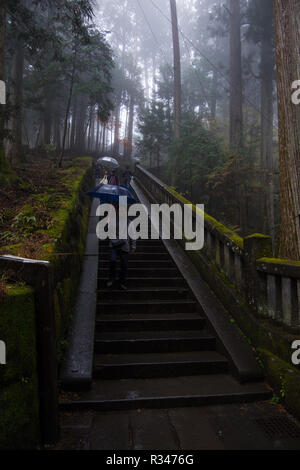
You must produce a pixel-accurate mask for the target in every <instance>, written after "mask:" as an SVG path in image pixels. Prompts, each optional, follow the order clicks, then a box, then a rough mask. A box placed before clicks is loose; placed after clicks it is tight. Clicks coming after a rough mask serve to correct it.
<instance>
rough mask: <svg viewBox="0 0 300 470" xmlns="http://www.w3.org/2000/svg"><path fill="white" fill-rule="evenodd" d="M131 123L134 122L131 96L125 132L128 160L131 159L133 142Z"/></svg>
mask: <svg viewBox="0 0 300 470" xmlns="http://www.w3.org/2000/svg"><path fill="white" fill-rule="evenodd" d="M133 122H134V97H133V96H131V98H130V105H129V118H128V132H127V136H128V137H127V142H126V150H125V155H126V158H128V160H130V159H131V154H132V142H133Z"/></svg>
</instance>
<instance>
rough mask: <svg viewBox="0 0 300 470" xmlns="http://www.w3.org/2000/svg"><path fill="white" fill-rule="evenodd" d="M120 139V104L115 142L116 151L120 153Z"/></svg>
mask: <svg viewBox="0 0 300 470" xmlns="http://www.w3.org/2000/svg"><path fill="white" fill-rule="evenodd" d="M119 139H120V104H118V106H117V112H116V121H115V142H114V153H115V154H118V153H119Z"/></svg>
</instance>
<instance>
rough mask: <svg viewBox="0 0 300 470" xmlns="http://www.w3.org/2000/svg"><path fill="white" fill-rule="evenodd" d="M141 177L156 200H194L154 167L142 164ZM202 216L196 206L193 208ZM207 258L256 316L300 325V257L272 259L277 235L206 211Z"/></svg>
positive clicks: (138, 173) (295, 327)
mask: <svg viewBox="0 0 300 470" xmlns="http://www.w3.org/2000/svg"><path fill="white" fill-rule="evenodd" d="M135 179H136V181H137V183H138V184H139V185H140V187H141V189H142V190H144V191H145V192H146V193H147V195H148V197H149V199H150V200H152V201H153V202H155V203H159V204H164V203H166V204H168V205H173V204H175V203H177V204H180V205H181V206H183V205H184V204H191V202H190V201H188V200H187V199H185V198H184V197H183V196H182V195H180V194H178V193H177V192H176V191H175V190H173V188H170V187H169V186H167V185H166V184H164V183H163V182H162V181H160V180H159V179H158V178H156V177H155V176H154V175H152V174H151V173H150V172H149V171H147V170H145V169H144V168H142V167H141V166H140V165H136V171H135ZM193 215H194V217H196V207H195V206H193ZM204 234H205V245H204V248H203V250H201V256H202V257H205V259H206V260H207V262H208V263H209V266H210V268H211V269H214V270H217V272H218V273H219V275H220V277H221V279H222V280H223V281H224V283H226V284H227V285H228V287H229V288H231V289H234V291H235V293H237V295H238V296H240V298H241V302H246V303H247V304H248V306H249V307H250V308H251V309H252V310H254V311H255V313H256V314H258V315H260V316H263V317H267V318H269V319H271V320H272V321H274V322H276V323H278V324H280V325H283V326H286V327H288V329H292V330H299V329H300V261H289V260H280V259H272V242H271V238H270V237H268V236H264V235H261V234H254V235H251V236H249V237H246V238H244V239H243V238H241V237H240V236H239V235H238V234H236V233H235V232H233V231H232V230H230V229H228V228H227V227H225V226H224V225H223V224H221V223H219V222H218V221H217V220H215V219H214V218H212V217H210V216H209V215H207V214H205V223H204Z"/></svg>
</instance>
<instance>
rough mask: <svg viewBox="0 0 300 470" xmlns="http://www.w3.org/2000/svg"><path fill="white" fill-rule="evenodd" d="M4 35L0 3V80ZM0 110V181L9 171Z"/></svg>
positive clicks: (4, 17) (2, 78)
mask: <svg viewBox="0 0 300 470" xmlns="http://www.w3.org/2000/svg"><path fill="white" fill-rule="evenodd" d="M5 35H6V5H5V4H3V3H2V4H1V5H0V80H2V81H5V74H4V61H5ZM0 106H1V108H2V109H1V111H0V182H1V181H5V180H6V174H7V172H8V171H9V168H10V166H9V164H8V161H7V158H6V155H5V150H4V143H3V138H4V115H3V108H4V105H3V104H2V105H0Z"/></svg>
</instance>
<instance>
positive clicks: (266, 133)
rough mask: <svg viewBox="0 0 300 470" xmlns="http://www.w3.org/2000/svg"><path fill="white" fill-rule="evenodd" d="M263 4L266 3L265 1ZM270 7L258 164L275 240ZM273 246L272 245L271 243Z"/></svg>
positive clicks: (264, 49) (264, 45)
mask: <svg viewBox="0 0 300 470" xmlns="http://www.w3.org/2000/svg"><path fill="white" fill-rule="evenodd" d="M265 1H266V0H265ZM267 1H268V3H269V4H270V8H268V9H267V10H266V5H264V6H263V9H262V10H263V11H262V13H263V12H266V13H267V14H266V15H265V16H266V17H265V21H264V25H265V27H264V30H263V32H262V41H261V160H262V161H261V163H262V169H263V187H264V191H265V193H264V194H265V203H264V206H265V208H264V209H265V221H266V224H265V231H266V233H268V234H270V235H271V237H272V240H273V242H274V241H275V216H274V181H273V173H274V161H273V116H274V107H273V89H274V87H273V72H274V50H273V26H272V12H273V1H272V0H267ZM273 246H274V243H273Z"/></svg>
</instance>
